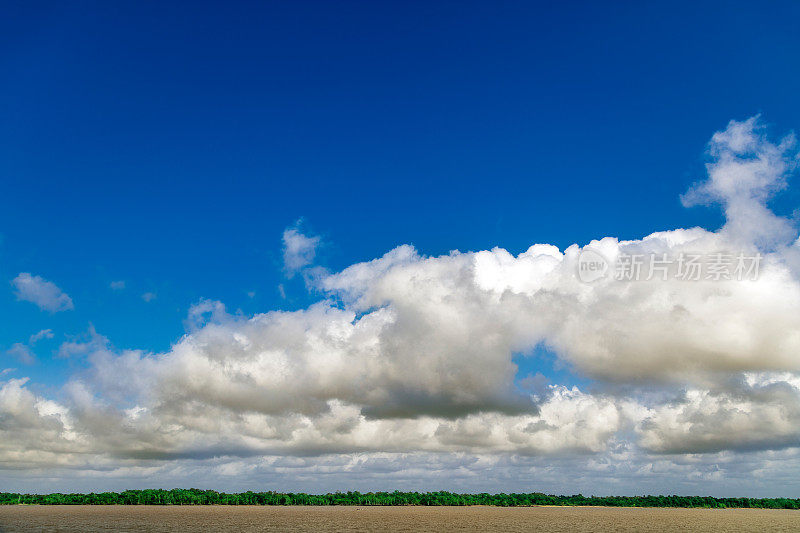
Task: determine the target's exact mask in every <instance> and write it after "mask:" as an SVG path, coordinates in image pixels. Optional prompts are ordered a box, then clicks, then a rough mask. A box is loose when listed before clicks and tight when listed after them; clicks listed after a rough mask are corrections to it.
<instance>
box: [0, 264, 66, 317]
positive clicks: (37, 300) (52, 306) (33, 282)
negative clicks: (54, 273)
mask: <svg viewBox="0 0 800 533" xmlns="http://www.w3.org/2000/svg"><path fill="white" fill-rule="evenodd" d="M11 284H12V285H13V286H14V294H15V295H16V296H17V299H18V300H24V301H27V302H32V303H34V304H36V305H37V306H39V309H42V310H45V311H50V312H51V313H57V312H59V311H68V310H70V309H74V308H75V306H74V305H73V304H72V299H71V298H70V297H69V296H67V295H66V294H65V293H64V292H63V291H62V290H61V289H59V288H58V287H57V286H56V284H55V283H53V282H51V281H47V280H46V279H44V278H42V277H40V276H33V275H31V274H29V273H28V272H21V273H20V274H19V275H18V276H17V277H16V278H14V279H13V281H12V282H11Z"/></svg>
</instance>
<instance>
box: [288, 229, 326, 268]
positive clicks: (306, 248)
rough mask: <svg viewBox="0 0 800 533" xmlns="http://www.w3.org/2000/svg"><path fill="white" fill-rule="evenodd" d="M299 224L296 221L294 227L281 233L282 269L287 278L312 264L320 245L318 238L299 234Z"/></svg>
mask: <svg viewBox="0 0 800 533" xmlns="http://www.w3.org/2000/svg"><path fill="white" fill-rule="evenodd" d="M300 224H301V220H298V221H297V223H296V224H295V225H294V227H291V228H286V229H285V230H284V232H283V268H284V271H285V272H286V276H287V277H289V278H291V277H293V276H294V275H295V274H297V273H298V272H299V271H300V270H302V269H304V268H305V267H307V266H309V265H310V264H311V263H313V262H314V257H315V256H316V254H317V247H318V246H319V243H320V237H319V236H308V235H304V234H303V233H301V232H300Z"/></svg>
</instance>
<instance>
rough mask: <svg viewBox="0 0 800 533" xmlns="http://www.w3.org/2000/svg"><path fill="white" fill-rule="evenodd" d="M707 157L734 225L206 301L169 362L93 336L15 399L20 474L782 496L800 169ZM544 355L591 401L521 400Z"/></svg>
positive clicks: (748, 136)
mask: <svg viewBox="0 0 800 533" xmlns="http://www.w3.org/2000/svg"><path fill="white" fill-rule="evenodd" d="M708 155H709V158H710V159H709V163H708V165H707V170H708V179H707V180H706V181H704V182H702V183H699V184H697V185H696V186H695V187H693V189H692V190H691V191H689V192H688V193H687V194H686V195H685V196H684V197H683V200H684V202H685V203H686V204H687V205H691V204H696V203H707V204H719V205H720V206H721V207H722V208H723V209H724V211H725V214H726V223H725V225H724V226H723V227H722V228H721V229H719V230H718V231H709V230H706V229H702V228H689V229H675V230H671V231H664V232H658V233H654V234H652V235H649V236H646V237H644V238H642V239H640V240H632V241H620V240H618V239H616V238H613V237H605V238H602V239H598V240H595V241H592V242H591V243H589V244H588V245H587V246H585V247H580V246H578V245H573V246H570V247H568V248H567V249H566V250H563V251H561V250H559V249H558V248H556V247H555V246H551V245H548V244H534V245H532V246H531V247H530V248H529V249H528V250H527V251H525V252H523V253H521V254H519V255H516V256H515V255H512V254H511V253H509V252H508V251H506V250H504V249H502V248H494V249H492V250H485V251H478V252H467V253H462V252H452V253H450V254H448V255H444V256H438V257H428V256H424V255H422V254H420V253H419V252H418V251H416V250H415V249H414V248H413V247H411V246H400V247H398V248H396V249H394V250H391V251H389V252H387V253H386V254H385V255H384V256H382V257H379V258H377V259H374V260H372V261H369V262H365V263H359V264H355V265H352V266H350V267H348V268H346V269H344V270H342V271H341V272H338V273H333V274H322V275H320V276H319V277H317V278H315V279H314V280H311V281H310V282H312V283H314V284H315V287H314V288H315V289H316V290H318V291H320V292H321V293H322V294H323V299H322V300H321V301H319V302H318V303H316V304H314V305H312V306H310V307H308V308H306V309H302V310H298V311H293V312H284V311H272V312H267V313H263V314H257V315H255V316H242V315H241V314H230V313H228V312H227V311H226V309H225V306H224V305H223V304H222V303H221V302H214V301H208V300H204V301H201V302H199V303H198V304H197V305H196V306H194V307H193V308H192V310H191V311H190V312H189V316H188V318H187V320H186V328H187V333H186V335H184V336H183V337H182V338H181V339H180V340H179V341H177V342H176V343H175V344H174V345H173V346H172V348H171V349H170V350H169V351H167V352H165V353H146V352H143V351H137V350H123V351H120V350H116V349H114V348H113V346H112V345H111V344H110V343H109V342H108V340H107V339H104V338H103V337H102V336H100V335H98V334H97V333H96V332H94V331H91V332H90V333H91V335H90V336H89V338H88V339H87V340H85V341H76V342H72V344H71V345H70V346H68V347H67V348H68V349H66V351H68V352H69V353H70V354H73V355H75V354H77V355H75V356H80V357H84V358H85V360H86V367H87V370H86V371H85V372H82V373H80V374H79V375H76V376H74V377H73V378H72V379H71V380H70V381H69V383H67V384H66V385H65V386H64V388H63V390H62V391H61V394H60V395H59V397H58V398H47V397H45V396H44V395H42V394H40V393H38V392H35V391H34V388H33V387H31V383H30V382H29V381H28V380H26V379H25V378H22V379H17V378H14V379H12V378H8V379H7V380H6V381H4V382H2V384H1V385H0V468H4V469H8V470H12V469H16V470H24V471H28V472H32V471H43V470H52V469H56V468H65V469H69V468H84V469H88V470H89V471H95V472H106V473H107V472H116V474H114V475H119V476H126V475H127V476H128V477H130V476H132V475H138V474H135V473H136V472H143V471H145V470H147V469H154V471H157V472H160V473H161V474H160V475H163V476H172V477H170V478H169V479H178V478H179V477H180V476H179V474H178V473H176V471H175V470H174V469H175V468H185V469H190V468H192V467H191V465H195V466H197V465H206V467H208V468H212V467H213V468H218V469H220V471H225V472H229V473H231V475H234V474H233V473H235V475H237V476H239V477H240V479H241V478H242V476H243V475H244V476H245V478H246V475H245V474H243V472H244V473H250V474H253V475H255V474H254V472H260V474H259V475H260V476H261V477H260V478H258V479H261V480H263V479H268V478H269V476H270V475H271V474H274V473H275V472H278V471H280V469H281V468H289V469H290V470H291V468H294V467H292V466H291V464H295V465H296V470H291V471H292V472H293V476H294V477H291V479H292V480H294V481H293V482H297V483H299V484H300V485H301V486H303V485H302V483H303V482H302V480H303V479H305V478H304V476H311V475H312V474H314V475H318V474H319V472H320V471H328V472H337V473H338V475H339V476H340V478H339V479H349V478H348V477H347V476H348V475H349V474H348V473H352V472H362V475H361V477H360V478H359V479H362V480H363V479H371V478H370V476H369V473H370V472H371V473H376V472H384V473H385V476H384V477H383V478H382V479H391V480H394V481H393V482H394V483H395V485H396V486H401V487H402V486H404V485H403V483H406V482H408V479H413V478H414V476H415V475H417V476H418V477H417V479H428V480H432V479H438V478H437V477H436V476H437V475H438V474H435V472H440V473H441V472H444V471H449V472H450V473H449V477H447V476H445V477H443V478H442V479H449V480H450V481H451V482H452V483H462V485H461V486H471V485H470V483H472V482H473V481H475V482H476V483H477V481H479V480H480V479H481V478H480V475H481V474H480V473H481V472H485V471H486V470H487V469H488V468H490V467H491V468H494V469H496V470H495V472H496V474H495V475H496V476H500V475H501V474H499V473H500V472H504V474H503V475H505V476H507V477H506V478H505V484H506V485H509V484H510V485H514V484H515V483H517V481H514V480H515V479H519V478H518V477H515V476H523V477H524V475H530V476H533V475H534V474H535V475H536V476H540V477H541V476H544V477H543V478H544V479H553V480H554V481H552V483H554V484H556V485H557V481H555V478H556V477H557V476H555V475H552V471H548V470H547V469H548V468H549V467H548V465H562V467H563V468H573V469H575V468H580V469H585V470H586V471H587V472H588V473H587V474H586V475H587V476H588V477H587V478H586V479H601V478H605V479H606V480H610V481H609V483H611V485H609V486H622V487H624V486H626V485H625V483H627V482H628V481H626V480H639V481H638V482H637V483H638V485H636V486H638V487H641V486H643V484H642V483H643V482H642V481H641V480H643V479H647V478H648V476H650V477H652V476H653V474H654V473H656V472H658V471H659V470H660V471H663V472H668V473H669V474H670V475H671V476H673V479H674V480H675V483H676V484H678V485H679V484H681V483H685V482H686V480H687V479H688V480H692V479H696V480H698V482H703V481H705V482H713V481H714V480H715V479H721V478H726V479H731V480H736V479H744V476H745V475H746V473H747V472H751V473H752V472H754V471H756V470H758V471H761V472H772V474H771V475H774V476H776V477H775V479H778V478H780V474H779V470H780V468H779V467H778V466H776V465H777V464H778V463H776V462H775V461H778V460H780V461H786V463H785V464H787V465H788V464H792V465H796V457H795V456H796V453H797V447H798V445H799V444H800V357H798V355H800V278H799V277H798V272H799V271H798V268H797V266H798V261H797V257H798V253H800V244H799V243H798V241H797V240H796V238H797V231H796V228H795V227H794V225H793V224H792V223H791V222H790V221H789V220H788V219H786V218H782V217H780V216H778V215H776V214H774V213H773V212H772V211H770V210H769V208H768V205H767V203H768V201H769V200H770V198H771V197H772V195H773V194H774V193H776V192H777V191H779V190H781V189H782V188H785V187H786V184H787V179H788V177H789V176H790V174H791V172H792V171H793V170H794V169H795V167H796V162H797V153H796V150H795V147H794V140H793V138H792V137H787V138H785V139H783V140H781V141H778V142H772V141H770V140H769V139H768V137H767V136H766V134H765V132H764V129H763V127H762V126H761V125H760V124H759V122H758V120H757V119H755V118H753V119H749V120H747V121H744V122H735V121H733V122H731V123H730V124H729V125H728V127H727V128H726V129H725V130H724V131H721V132H718V133H716V134H715V135H714V136H713V137H712V140H711V142H710V144H709V149H708ZM283 241H284V259H285V266H286V271H287V273H293V272H297V271H299V270H300V269H302V268H304V267H306V266H307V265H309V264H310V263H311V262H312V261H313V258H314V253H315V249H316V246H317V245H318V243H319V238H318V237H314V238H311V237H307V236H305V235H302V234H301V233H299V232H298V230H297V229H295V228H290V229H287V230H286V232H285V233H284V236H283ZM586 249H591V250H593V251H594V252H596V253H598V254H600V255H601V256H602V257H604V258H607V259H608V260H610V261H612V262H613V261H618V260H619V259H620V258H622V257H629V256H631V255H632V254H639V255H642V256H645V257H666V256H667V255H668V256H670V257H682V256H683V255H682V254H702V255H706V256H709V257H711V256H714V254H721V253H722V252H725V253H726V254H731V255H733V254H735V253H740V254H748V255H756V254H757V255H758V257H759V258H762V261H761V263H760V269H759V272H758V275H757V276H755V277H753V278H752V279H751V278H748V279H744V280H739V279H734V278H731V279H725V278H724V277H723V278H721V279H716V278H707V277H702V278H700V279H697V280H691V281H687V280H683V279H678V278H676V277H674V276H670V277H667V279H662V278H660V277H653V278H652V279H644V278H642V279H638V280H634V281H625V280H619V279H615V278H614V277H612V276H608V277H604V278H601V279H598V280H596V281H595V282H593V283H585V282H582V281H581V280H580V279H579V278H578V276H577V275H576V273H577V269H578V263H579V261H580V255H581V252H582V251H584V250H586ZM21 276H22V275H21ZM665 277H666V276H665ZM28 278H29V279H34V278H31V277H30V275H28ZM18 279H19V278H18ZM37 279H38V281H37V282H36V283H38V284H40V285H41V283H42V282H43V283H45V284H47V283H49V282H44V280H41V278H37ZM15 281H16V280H15ZM50 285H52V284H50ZM23 286H24V283H23ZM52 287H55V286H54V285H53V286H52ZM18 290H20V289H19V288H18ZM56 290H57V288H56ZM20 292H21V290H20ZM57 294H59V295H63V294H62V293H61V292H60V291H57ZM63 296H64V297H66V295H63ZM66 298H67V299H68V297H66ZM25 299H30V298H25ZM32 301H33V300H32ZM69 305H70V307H71V305H72V304H71V301H69ZM541 346H545V347H547V348H548V349H549V350H550V351H552V352H553V353H555V354H556V355H557V357H558V360H559V362H560V363H561V364H563V365H566V366H567V367H569V368H570V369H571V370H572V372H574V373H575V374H576V375H580V376H583V377H585V378H586V379H587V380H588V381H589V383H590V385H589V386H587V387H583V388H584V389H585V390H582V389H581V388H579V387H576V386H569V385H568V384H558V383H556V384H551V385H548V386H543V387H541V386H540V387H536V390H535V392H534V393H531V392H529V391H524V390H523V389H522V388H520V387H518V386H517V378H518V377H519V376H518V368H517V365H516V364H515V362H514V361H515V359H514V358H515V356H520V355H521V356H523V357H525V356H527V357H536V355H535V354H536V353H537V351H536V348H537V347H541ZM120 376H125V379H124V380H121V379H120ZM732 454H733V455H732ZM741 454H747V455H746V457H745V458H742V457H744V456H742V455H741ZM733 456H736V457H738V459H736V460H734V459H732V457H733ZM292 461H295V463H292ZM737 461H738V462H737ZM282 462H283V463H282ZM431 464H436V465H437V466H436V468H431V467H430V465H431ZM515 464H516V465H518V470H514V465H515ZM90 465H91V466H90ZM175 465H181V466H180V467H178V466H175ZM209 465H210V466H209ZM286 465H290V466H286ZM442 465H449V466H442ZM569 465H571V466H569ZM576 465H580V466H576ZM745 465H749V466H745ZM795 467H796V466H795ZM552 468H555V466H553V467H552ZM747 468H749V470H747ZM326 469H327V470H326ZM364 469H366V470H364ZM85 471H87V470H84V472H85ZM165 472H172V474H168V473H165ZM184 472H185V471H184ZM414 472H416V474H414ZM526 472H527V474H524V473H526ZM548 472H550V474H548ZM270 473H271V474H270ZM98 475H100V474H98ZM442 475H443V476H444V474H442ZM548 475H550V477H549V478H548ZM470 476H478V477H474V478H473V477H470ZM593 476H595V477H593ZM308 479H311V478H308ZM483 479H494V480H495V482H496V483H504V481H503V478H502V477H491V476H490V477H489V478H483ZM470 480H472V481H470ZM614 483H617V485H613V484H614ZM631 483H633V482H631ZM645 483H646V482H645ZM732 483H733V482H732ZM734 485H735V483H734V484H733V485H731V486H734ZM381 486H384V485H381ZM450 486H452V485H450ZM501 486H502V485H501ZM514 486H516V485H514ZM747 486H752V484H751V485H748V484H747V483H743V484H742V487H747ZM306 487H307V486H306ZM418 487H419V485H417V488H418ZM373 488H374V486H373ZM797 490H800V487H798V489H797Z"/></svg>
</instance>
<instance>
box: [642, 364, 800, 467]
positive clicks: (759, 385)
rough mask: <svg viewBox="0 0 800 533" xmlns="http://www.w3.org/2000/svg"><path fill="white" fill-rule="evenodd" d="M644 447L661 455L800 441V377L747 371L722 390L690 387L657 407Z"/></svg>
mask: <svg viewBox="0 0 800 533" xmlns="http://www.w3.org/2000/svg"><path fill="white" fill-rule="evenodd" d="M640 432H641V434H642V436H643V438H642V445H643V446H644V447H645V448H647V449H649V450H652V451H655V452H660V453H706V452H716V451H721V450H744V451H748V450H760V449H779V448H785V447H789V446H798V445H800V377H798V376H797V375H796V374H789V373H782V374H777V375H776V374H763V373H762V374H746V375H745V376H744V379H743V380H742V381H741V382H739V383H735V384H733V385H732V386H729V387H727V388H725V389H722V390H698V389H690V390H688V391H686V392H685V393H684V394H683V395H682V396H681V397H680V398H679V399H677V400H676V401H674V402H671V403H669V404H666V405H662V406H658V407H657V408H656V409H653V410H652V412H651V413H650V414H649V416H648V417H647V418H646V419H645V420H644V421H643V422H642V424H641V426H640Z"/></svg>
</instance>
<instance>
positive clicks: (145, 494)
mask: <svg viewBox="0 0 800 533" xmlns="http://www.w3.org/2000/svg"><path fill="white" fill-rule="evenodd" d="M17 504H28V505H30V504H36V505H493V506H501V507H523V506H531V505H567V506H575V505H590V506H607V507H700V508H747V507H753V508H761V509H800V499H792V498H714V497H712V496H676V495H673V496H583V495H582V494H575V495H572V496H556V495H552V494H543V493H540V492H533V493H511V494H505V493H500V494H488V493H480V494H458V493H453V492H445V491H440V492H399V491H394V492H363V493H362V492H333V493H328V494H306V493H303V492H272V491H270V492H252V491H247V492H240V493H230V494H229V493H225V492H217V491H214V490H201V489H172V490H164V489H145V490H126V491H123V492H97V493H95V492H92V493H88V494H83V493H71V494H62V493H52V494H20V493H15V492H0V505H17Z"/></svg>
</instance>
